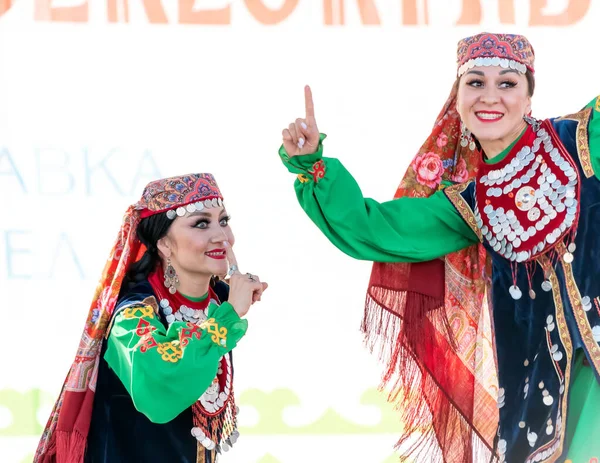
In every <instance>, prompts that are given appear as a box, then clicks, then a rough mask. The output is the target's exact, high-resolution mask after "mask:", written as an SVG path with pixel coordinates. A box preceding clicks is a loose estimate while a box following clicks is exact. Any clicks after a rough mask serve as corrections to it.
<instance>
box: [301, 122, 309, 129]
mask: <svg viewBox="0 0 600 463" xmlns="http://www.w3.org/2000/svg"><path fill="white" fill-rule="evenodd" d="M300 125H301V126H302V128H303V129H304V130H306V129H308V126H307V125H306V124H305V123H304V122H303V123H302V124H300Z"/></svg>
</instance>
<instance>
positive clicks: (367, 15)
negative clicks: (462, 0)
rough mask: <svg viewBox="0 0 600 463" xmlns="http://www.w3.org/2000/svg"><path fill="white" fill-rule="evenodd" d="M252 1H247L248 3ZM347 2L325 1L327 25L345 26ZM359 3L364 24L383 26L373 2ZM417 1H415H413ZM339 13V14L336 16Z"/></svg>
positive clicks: (361, 1)
mask: <svg viewBox="0 0 600 463" xmlns="http://www.w3.org/2000/svg"><path fill="white" fill-rule="evenodd" d="M249 1H251V0H246V3H248V2H249ZM345 1H346V0H325V1H324V4H323V7H324V12H325V24H326V25H328V26H331V25H333V24H345V23H346V17H345V14H344V7H345V5H344V4H345ZM356 1H357V3H358V11H359V13H360V19H361V21H362V23H363V24H367V25H378V24H381V20H380V19H379V12H378V11H377V7H376V6H375V3H373V0H356ZM412 1H415V0H412ZM336 13H337V14H336Z"/></svg>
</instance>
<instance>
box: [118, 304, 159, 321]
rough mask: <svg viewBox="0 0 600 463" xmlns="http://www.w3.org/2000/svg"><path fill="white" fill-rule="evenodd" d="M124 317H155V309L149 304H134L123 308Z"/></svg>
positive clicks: (127, 318) (128, 318)
mask: <svg viewBox="0 0 600 463" xmlns="http://www.w3.org/2000/svg"><path fill="white" fill-rule="evenodd" d="M123 317H125V319H126V320H130V319H132V318H142V317H148V318H154V309H153V308H152V307H150V306H148V305H133V306H129V307H126V308H125V309H123Z"/></svg>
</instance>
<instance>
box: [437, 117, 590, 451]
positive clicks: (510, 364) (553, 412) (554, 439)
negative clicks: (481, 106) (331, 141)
mask: <svg viewBox="0 0 600 463" xmlns="http://www.w3.org/2000/svg"><path fill="white" fill-rule="evenodd" d="M590 113H591V110H590V109H588V110H584V111H581V112H579V113H577V114H573V115H571V116H567V117H564V118H560V119H553V120H551V121H550V122H551V124H552V126H553V127H554V130H555V132H556V134H557V135H558V138H559V139H560V140H556V139H554V140H553V141H554V143H555V144H556V143H560V142H562V144H563V145H564V147H565V148H566V150H567V152H568V153H569V155H570V156H571V157H572V160H573V161H574V164H575V165H576V167H577V169H578V173H579V179H580V198H579V205H580V212H579V214H580V216H579V221H578V224H577V234H576V238H575V241H574V243H575V245H576V249H575V251H574V252H573V253H572V254H573V257H574V259H573V261H572V262H571V263H569V262H568V261H569V260H570V259H569V258H567V260H566V261H565V259H564V256H565V254H566V253H567V252H568V251H567V244H569V243H563V242H560V243H558V244H556V245H555V248H554V250H553V252H552V253H548V254H544V255H542V256H540V257H538V258H537V259H536V262H535V265H533V266H530V271H529V277H528V272H527V270H526V265H525V264H524V263H520V264H512V265H511V262H510V261H509V260H508V259H507V258H506V257H504V256H502V255H500V253H498V252H497V251H495V250H494V249H493V246H491V245H490V241H489V240H488V239H487V238H486V237H485V236H483V235H482V233H481V225H478V224H477V220H476V214H475V213H474V211H475V210H476V200H475V198H476V188H481V186H479V185H480V184H478V183H477V181H472V182H469V183H467V184H463V185H455V186H452V187H450V188H448V189H447V190H446V194H447V196H448V197H449V199H450V200H451V201H452V203H453V204H454V205H455V207H456V209H457V210H458V211H459V213H460V214H461V215H462V217H463V218H464V219H465V221H466V222H467V223H468V224H469V225H470V226H471V227H472V228H473V230H474V231H475V232H476V233H477V234H478V236H480V238H481V240H482V242H483V245H484V246H485V247H486V249H487V251H488V253H489V255H490V256H491V260H492V283H491V292H492V293H491V300H492V311H493V323H494V335H495V345H496V353H497V362H498V382H499V398H498V406H499V408H500V423H499V431H498V438H497V439H496V445H497V451H498V454H499V455H500V459H501V461H507V462H555V461H563V459H564V458H565V456H566V454H567V450H568V448H567V447H568V442H567V441H566V433H565V431H566V427H567V426H568V425H569V423H567V410H568V405H569V392H570V385H571V382H572V370H573V362H574V358H575V352H576V350H577V349H582V350H583V351H584V352H585V355H586V357H587V359H588V361H589V364H590V365H591V367H592V368H593V369H594V370H595V372H596V376H597V377H598V372H599V371H600V348H599V346H598V341H600V278H599V277H598V276H599V275H600V181H599V180H598V179H597V178H596V177H595V176H594V172H593V171H592V166H591V162H590V155H589V144H588V142H587V140H588V139H587V137H588V124H589V118H590ZM514 151H516V150H513V152H511V153H509V154H508V157H511V156H515V154H516V153H515V152H514ZM552 255H553V256H555V258H554V259H551V256H552ZM515 268H516V269H517V271H516V274H515V273H514V269H515ZM515 279H516V283H517V286H518V287H519V288H520V289H521V290H522V297H521V298H520V299H518V300H515V299H514V298H513V297H512V296H511V295H510V293H509V288H510V287H511V286H513V284H514V281H515ZM545 281H546V283H544V282H545ZM548 282H549V283H551V285H552V289H550V287H549V285H548ZM543 284H545V289H542V288H543V286H542V285H543ZM530 287H531V288H532V289H533V290H534V292H535V294H534V298H532V297H531V295H530V294H529V288H530Z"/></svg>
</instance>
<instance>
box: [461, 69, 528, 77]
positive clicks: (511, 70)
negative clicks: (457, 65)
mask: <svg viewBox="0 0 600 463" xmlns="http://www.w3.org/2000/svg"><path fill="white" fill-rule="evenodd" d="M509 72H515V73H517V74H519V71H517V70H516V69H503V70H502V71H500V75H501V76H503V75H504V74H507V73H509ZM467 74H477V75H478V76H485V73H484V72H483V71H476V70H475V69H472V70H470V71H468V72H467Z"/></svg>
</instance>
